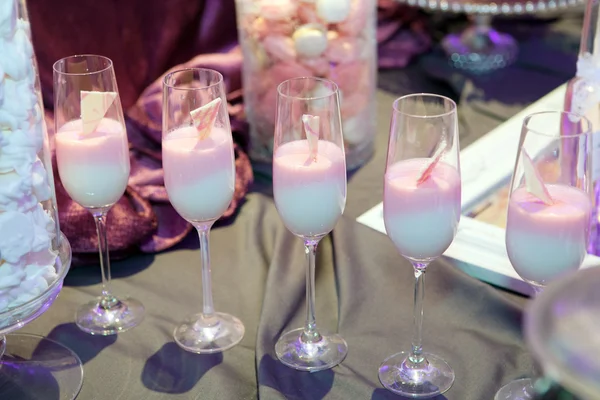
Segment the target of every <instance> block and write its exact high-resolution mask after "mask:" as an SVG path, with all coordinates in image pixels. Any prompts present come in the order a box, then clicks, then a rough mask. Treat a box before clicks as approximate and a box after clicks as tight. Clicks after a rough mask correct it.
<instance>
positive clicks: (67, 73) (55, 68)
mask: <svg viewBox="0 0 600 400" xmlns="http://www.w3.org/2000/svg"><path fill="white" fill-rule="evenodd" d="M92 57H93V58H98V59H101V60H105V61H107V62H108V65H107V66H106V67H104V68H102V69H98V70H97V71H88V72H65V71H61V70H59V69H58V68H57V65H58V64H59V63H61V62H64V61H66V60H70V59H74V58H92ZM112 67H113V61H112V60H111V59H110V58H108V57H106V56H101V55H98V54H74V55H72V56H67V57H63V58H61V59H60V60H57V61H55V62H54V64H52V70H53V71H54V72H56V73H57V74H61V75H70V76H86V75H94V74H99V73H102V72H106V71H108V70H110V69H111V68H112Z"/></svg>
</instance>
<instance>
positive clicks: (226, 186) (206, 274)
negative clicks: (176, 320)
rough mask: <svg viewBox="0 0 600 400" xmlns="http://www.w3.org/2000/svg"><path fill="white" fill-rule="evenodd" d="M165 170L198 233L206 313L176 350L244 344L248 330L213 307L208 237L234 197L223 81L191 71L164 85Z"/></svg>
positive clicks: (187, 326) (190, 324)
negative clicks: (244, 337) (179, 348)
mask: <svg viewBox="0 0 600 400" xmlns="http://www.w3.org/2000/svg"><path fill="white" fill-rule="evenodd" d="M162 156H163V169H164V174H165V187H166V189H167V193H168V195H169V200H170V201H171V204H172V205H173V207H174V208H175V210H176V211H177V212H178V213H179V215H181V216H182V217H183V218H184V219H185V220H186V221H188V222H189V223H191V224H192V225H193V226H194V227H195V228H196V230H197V231H198V236H199V238H200V255H201V260H202V295H203V308H202V312H201V313H199V314H195V315H192V316H190V317H188V318H187V319H186V321H184V322H183V323H182V324H181V325H179V326H178V327H177V328H176V329H175V332H174V333H173V336H174V338H175V341H176V342H177V344H178V345H179V346H180V347H181V348H183V349H185V350H187V351H190V352H193V353H199V354H202V353H216V352H220V351H224V350H227V349H229V348H231V347H233V346H235V345H236V344H237V343H239V342H240V340H242V337H243V336H244V325H243V324H242V322H240V320H239V319H237V318H236V317H234V316H232V315H229V314H225V313H221V312H216V311H215V309H214V306H213V297H212V285H211V277H210V275H211V270H210V249H209V241H208V239H209V233H210V229H211V227H212V226H213V224H214V223H215V222H216V221H217V220H218V219H219V218H220V217H221V216H222V215H223V213H224V212H225V211H226V210H227V208H228V207H229V204H230V203H231V200H232V198H233V193H234V191H235V158H234V152H233V137H232V135H231V127H230V125H229V114H228V113H227V102H226V100H225V88H224V85H223V76H222V75H221V74H220V73H218V72H217V71H213V70H210V69H200V68H190V69H183V70H178V71H174V72H171V73H169V74H167V75H166V76H165V78H164V82H163V138H162Z"/></svg>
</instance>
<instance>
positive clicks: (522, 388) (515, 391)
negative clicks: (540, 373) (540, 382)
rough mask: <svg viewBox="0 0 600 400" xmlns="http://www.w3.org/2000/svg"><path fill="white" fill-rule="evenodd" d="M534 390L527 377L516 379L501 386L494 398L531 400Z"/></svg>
mask: <svg viewBox="0 0 600 400" xmlns="http://www.w3.org/2000/svg"><path fill="white" fill-rule="evenodd" d="M534 398H535V391H534V389H533V385H532V381H531V379H529V378H523V379H517V380H514V381H512V382H509V383H507V384H506V385H504V386H502V387H501V388H500V390H498V392H497V393H496V396H495V397H494V400H533V399H534Z"/></svg>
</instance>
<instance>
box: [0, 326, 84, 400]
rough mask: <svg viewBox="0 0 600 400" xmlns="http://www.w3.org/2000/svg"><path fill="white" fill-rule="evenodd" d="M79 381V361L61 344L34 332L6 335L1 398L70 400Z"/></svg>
mask: <svg viewBox="0 0 600 400" xmlns="http://www.w3.org/2000/svg"><path fill="white" fill-rule="evenodd" d="M3 343H4V341H3ZM82 384H83V366H82V364H81V360H80V359H79V357H78V356H77V354H75V353H74V352H72V351H71V350H69V349H68V348H66V347H65V346H63V345H62V344H60V343H58V342H55V341H54V340H51V339H46V338H43V337H41V336H37V335H29V334H14V335H7V336H6V352H5V353H4V356H3V357H2V360H1V361H0V399H11V400H19V399H60V400H73V399H75V398H76V397H77V395H78V394H79V391H80V390H81V385H82Z"/></svg>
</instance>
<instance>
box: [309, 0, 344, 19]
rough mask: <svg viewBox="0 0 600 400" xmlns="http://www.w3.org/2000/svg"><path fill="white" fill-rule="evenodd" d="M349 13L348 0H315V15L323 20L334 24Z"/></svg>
mask: <svg viewBox="0 0 600 400" xmlns="http://www.w3.org/2000/svg"><path fill="white" fill-rule="evenodd" d="M349 14H350V0H317V15H319V17H321V19H323V20H324V21H326V22H328V23H331V24H335V23H338V22H342V21H343V20H345V19H346V18H348V15H349Z"/></svg>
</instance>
